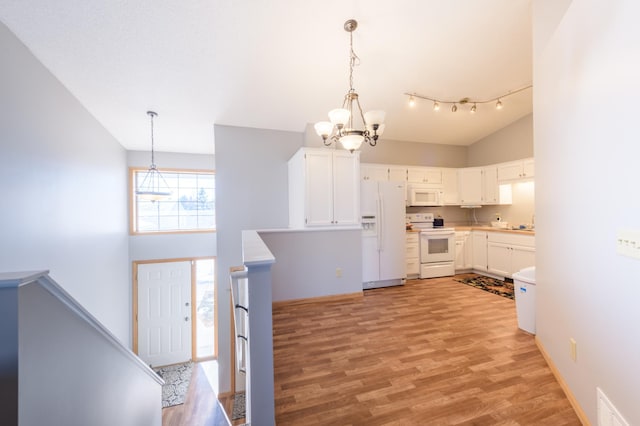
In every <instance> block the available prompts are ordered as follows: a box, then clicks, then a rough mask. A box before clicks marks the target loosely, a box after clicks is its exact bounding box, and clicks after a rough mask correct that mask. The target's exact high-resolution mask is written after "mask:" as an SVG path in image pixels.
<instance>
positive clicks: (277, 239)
mask: <svg viewBox="0 0 640 426" xmlns="http://www.w3.org/2000/svg"><path fill="white" fill-rule="evenodd" d="M260 238H262V240H263V241H264V243H265V244H266V245H267V247H269V250H270V251H271V253H273V255H274V256H275V258H276V263H274V264H273V266H272V267H271V275H272V279H271V282H272V287H273V290H272V299H273V301H274V302H278V301H284V300H295V299H308V298H312V297H322V296H331V295H335V294H350V293H361V292H362V231H360V230H359V229H357V230H344V231H340V230H335V231H285V232H260ZM354 257H358V259H354ZM337 268H340V269H341V270H342V274H341V276H340V277H336V269H337Z"/></svg>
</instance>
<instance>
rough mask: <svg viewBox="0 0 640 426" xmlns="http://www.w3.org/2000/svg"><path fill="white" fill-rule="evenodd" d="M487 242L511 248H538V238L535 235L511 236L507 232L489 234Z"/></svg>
mask: <svg viewBox="0 0 640 426" xmlns="http://www.w3.org/2000/svg"><path fill="white" fill-rule="evenodd" d="M487 241H488V242H490V243H500V244H508V245H511V246H524V247H535V246H536V237H535V236H534V235H521V234H509V233H507V232H488V233H487Z"/></svg>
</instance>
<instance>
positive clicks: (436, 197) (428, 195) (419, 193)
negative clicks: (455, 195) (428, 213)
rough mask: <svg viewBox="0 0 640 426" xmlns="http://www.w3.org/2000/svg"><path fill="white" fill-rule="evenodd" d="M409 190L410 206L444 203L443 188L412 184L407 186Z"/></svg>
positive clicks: (408, 200)
mask: <svg viewBox="0 0 640 426" xmlns="http://www.w3.org/2000/svg"><path fill="white" fill-rule="evenodd" d="M407 192H408V193H407V204H408V205H409V206H420V207H429V206H441V205H443V204H444V192H443V191H442V188H434V187H433V186H432V185H424V184H422V185H421V184H410V185H409V186H408V187H407Z"/></svg>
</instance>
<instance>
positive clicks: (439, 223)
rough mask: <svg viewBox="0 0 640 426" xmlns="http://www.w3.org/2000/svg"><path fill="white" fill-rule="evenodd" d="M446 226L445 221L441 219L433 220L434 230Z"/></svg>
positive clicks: (435, 218)
mask: <svg viewBox="0 0 640 426" xmlns="http://www.w3.org/2000/svg"><path fill="white" fill-rule="evenodd" d="M443 226H444V219H443V218H441V217H434V218H433V227H434V228H442V227H443Z"/></svg>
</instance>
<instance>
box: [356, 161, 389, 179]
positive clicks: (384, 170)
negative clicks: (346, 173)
mask: <svg viewBox="0 0 640 426" xmlns="http://www.w3.org/2000/svg"><path fill="white" fill-rule="evenodd" d="M360 179H362V180H373V181H377V182H380V181H387V180H389V167H387V166H385V165H384V164H367V163H362V164H360Z"/></svg>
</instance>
